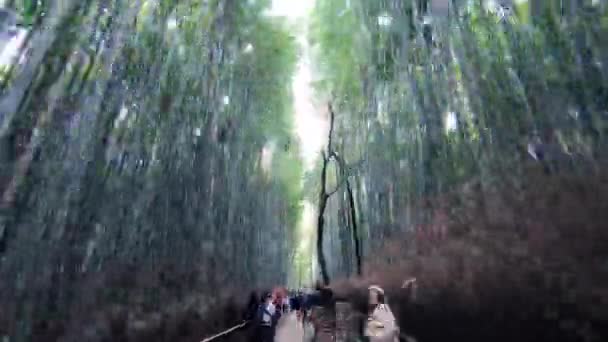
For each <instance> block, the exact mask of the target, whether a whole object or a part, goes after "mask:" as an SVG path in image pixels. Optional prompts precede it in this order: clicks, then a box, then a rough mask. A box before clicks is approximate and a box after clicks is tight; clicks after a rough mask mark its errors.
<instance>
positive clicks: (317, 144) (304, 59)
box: [268, 0, 327, 171]
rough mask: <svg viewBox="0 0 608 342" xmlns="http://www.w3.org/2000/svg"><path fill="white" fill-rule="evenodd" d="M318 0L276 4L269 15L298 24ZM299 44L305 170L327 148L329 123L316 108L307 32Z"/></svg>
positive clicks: (298, 105)
mask: <svg viewBox="0 0 608 342" xmlns="http://www.w3.org/2000/svg"><path fill="white" fill-rule="evenodd" d="M314 1H315V0H273V2H272V9H271V10H270V11H269V13H268V14H269V15H276V16H283V17H287V18H288V19H289V20H291V21H293V22H294V23H295V21H296V20H298V21H302V20H303V21H304V24H305V25H306V21H307V19H308V15H309V13H310V11H311V10H312V8H313V6H314ZM298 35H299V36H298V37H297V41H298V42H299V43H300V45H301V46H302V47H303V51H302V52H303V53H302V54H301V57H300V60H299V61H298V66H297V70H296V74H295V75H294V79H293V84H292V87H293V94H294V114H295V128H296V135H297V136H298V138H299V140H300V151H301V153H302V159H303V161H304V166H305V169H306V170H307V171H308V170H310V169H312V168H313V167H314V162H315V159H316V158H317V157H318V156H319V152H320V151H321V149H322V148H323V145H324V144H325V141H326V135H327V120H326V118H325V116H324V114H323V111H319V110H318V108H315V105H314V102H313V96H314V94H313V89H312V88H311V86H310V83H311V81H312V70H311V67H310V62H311V61H310V56H309V54H308V50H307V48H306V36H305V35H306V30H302V31H301V32H299V33H298Z"/></svg>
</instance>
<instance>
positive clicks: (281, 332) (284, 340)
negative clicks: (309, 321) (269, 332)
mask: <svg viewBox="0 0 608 342" xmlns="http://www.w3.org/2000/svg"><path fill="white" fill-rule="evenodd" d="M306 335H309V333H307V334H306ZM307 340H308V339H307ZM274 342H305V340H304V327H303V326H302V323H300V322H298V320H297V319H296V313H295V312H291V313H289V314H287V315H285V316H283V317H282V318H281V320H280V321H279V324H278V326H277V334H276V336H275V338H274Z"/></svg>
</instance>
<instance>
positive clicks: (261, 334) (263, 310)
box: [256, 293, 276, 342]
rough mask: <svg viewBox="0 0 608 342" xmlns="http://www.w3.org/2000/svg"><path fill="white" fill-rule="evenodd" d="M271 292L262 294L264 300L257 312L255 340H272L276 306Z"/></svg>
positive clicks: (263, 341) (258, 341)
mask: <svg viewBox="0 0 608 342" xmlns="http://www.w3.org/2000/svg"><path fill="white" fill-rule="evenodd" d="M273 299H274V298H273V296H272V294H271V293H266V294H265V295H264V301H263V303H262V304H261V305H260V307H259V310H258V313H257V319H256V324H257V327H256V328H257V329H256V333H257V342H273V340H274V330H275V324H274V323H275V322H274V321H275V316H276V307H275V305H274V303H273Z"/></svg>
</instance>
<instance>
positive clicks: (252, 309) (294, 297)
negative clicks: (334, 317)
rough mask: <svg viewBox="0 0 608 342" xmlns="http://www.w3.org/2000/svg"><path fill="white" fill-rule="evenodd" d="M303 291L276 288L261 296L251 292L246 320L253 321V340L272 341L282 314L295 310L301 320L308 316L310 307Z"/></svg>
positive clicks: (258, 341) (257, 341)
mask: <svg viewBox="0 0 608 342" xmlns="http://www.w3.org/2000/svg"><path fill="white" fill-rule="evenodd" d="M305 298H306V297H305V294H304V293H303V292H302V291H288V290H286V289H284V288H276V289H274V290H273V291H269V292H266V293H264V294H263V295H262V296H261V298H258V297H257V294H256V293H252V294H251V298H250V300H249V305H248V311H247V313H246V316H245V317H244V318H245V320H248V321H250V322H251V323H252V326H253V329H251V338H250V340H251V341H252V342H272V341H274V336H275V335H276V328H277V324H278V322H279V319H280V318H281V316H282V315H284V314H287V313H290V312H295V313H296V317H297V319H298V320H299V321H303V319H305V318H306V310H309V307H308V306H307V305H306V303H305Z"/></svg>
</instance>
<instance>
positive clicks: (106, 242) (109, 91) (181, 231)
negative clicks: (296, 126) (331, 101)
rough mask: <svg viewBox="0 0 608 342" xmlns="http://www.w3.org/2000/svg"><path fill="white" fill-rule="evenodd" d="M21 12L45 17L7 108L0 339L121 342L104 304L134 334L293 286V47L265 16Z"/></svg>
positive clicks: (8, 91)
mask: <svg viewBox="0 0 608 342" xmlns="http://www.w3.org/2000/svg"><path fill="white" fill-rule="evenodd" d="M27 4H29V7H28V6H27ZM36 4H37V5H36ZM12 5H13V6H14V7H13V8H14V9H16V10H17V11H21V16H22V17H23V18H28V15H30V16H31V13H30V12H32V10H33V9H32V8H31V7H32V6H34V7H36V9H35V11H36V13H44V16H38V17H37V19H36V20H34V22H33V24H32V25H33V26H31V31H30V33H29V37H28V42H29V43H28V44H26V45H25V46H26V48H27V49H29V55H28V57H27V59H26V61H25V63H24V64H22V65H17V66H16V67H15V68H14V70H13V71H12V75H11V78H10V80H8V82H7V84H5V88H4V89H3V94H2V98H1V100H0V101H1V102H0V119H1V123H2V126H1V127H2V128H1V131H0V139H1V145H0V148H1V149H2V154H1V157H2V160H1V166H2V177H1V179H0V184H1V186H0V192H1V194H2V203H1V205H2V217H1V219H2V222H1V226H0V258H1V259H0V278H1V279H2V283H1V284H0V305H1V306H2V310H1V313H0V336H2V335H6V336H10V341H26V340H32V341H43V340H49V341H51V340H55V339H56V338H57V336H59V335H62V336H64V338H66V339H67V340H78V341H83V340H86V341H96V340H107V339H108V338H109V339H110V340H112V341H117V340H118V339H117V338H119V337H116V336H115V337H108V335H107V334H109V333H110V332H109V331H107V330H106V329H105V328H103V327H101V324H102V323H99V322H96V321H100V320H101V319H100V317H102V316H103V315H107V312H108V310H110V309H109V308H112V309H111V310H114V311H115V310H119V311H120V310H122V311H125V310H126V312H128V317H129V318H128V322H125V323H124V324H127V325H128V326H129V329H131V325H133V324H136V323H137V321H138V320H141V321H144V322H147V323H146V324H148V325H153V324H152V323H150V320H151V319H152V318H150V317H152V316H150V315H151V314H152V313H154V314H158V313H159V312H162V313H164V314H168V315H173V316H174V315H176V314H178V313H179V312H180V311H184V310H193V311H195V312H198V313H199V317H200V315H203V316H204V315H205V312H206V310H207V309H208V308H209V307H210V306H211V305H213V303H216V302H222V301H225V300H226V298H225V297H226V296H227V295H232V294H235V293H237V291H242V290H248V289H252V288H255V287H263V286H270V285H272V284H280V283H284V282H285V280H286V279H285V278H286V276H287V272H288V262H289V260H290V259H289V254H290V251H291V250H292V244H293V231H294V227H295V226H296V223H297V221H298V217H299V202H300V188H299V187H300V182H299V179H300V178H301V175H300V172H301V171H300V169H301V168H300V161H299V155H298V150H297V144H291V143H290V141H291V138H290V137H291V132H292V127H291V125H292V123H291V118H292V114H291V110H292V109H291V102H292V101H291V76H292V74H293V69H294V67H295V62H296V58H297V49H296V45H295V43H294V41H293V39H292V37H291V36H290V34H289V28H288V27H286V24H285V23H284V22H282V21H281V20H278V19H273V18H270V17H267V16H265V15H264V14H263V11H264V9H265V8H266V7H267V6H268V2H267V1H255V2H252V1H249V2H247V1H230V0H213V1H186V2H183V1H170V0H162V1H152V0H148V1H130V0H129V1H122V0H91V1H82V0H75V1H72V0H68V1H59V2H57V1H43V2H35V1H34V2H28V1H13V2H12ZM28 11H29V12H28ZM27 24H28V25H29V23H27ZM240 293H242V292H240ZM240 297H242V298H238V299H239V300H241V299H242V300H245V299H246V298H244V296H240ZM117 308H122V309H117ZM125 308H126V309H125ZM114 311H112V312H114ZM216 313H217V312H216ZM100 315H101V316H100ZM125 317H127V316H125ZM232 319H236V317H233V318H232ZM133 322H135V323H133ZM93 323H95V324H97V328H92V326H94V325H92V324H93ZM104 324H105V323H104ZM199 324H200V323H199ZM197 329H199V330H200V329H202V326H201V327H198V328H197ZM104 334H106V335H104ZM165 334H167V335H166V336H157V338H158V339H163V338H166V339H169V340H171V339H172V338H176V336H171V333H170V332H166V333H165ZM189 334H193V335H192V336H194V334H195V333H194V332H190V333H189ZM159 335H162V334H161V333H159ZM188 336H189V335H188ZM196 337H201V336H196Z"/></svg>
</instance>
